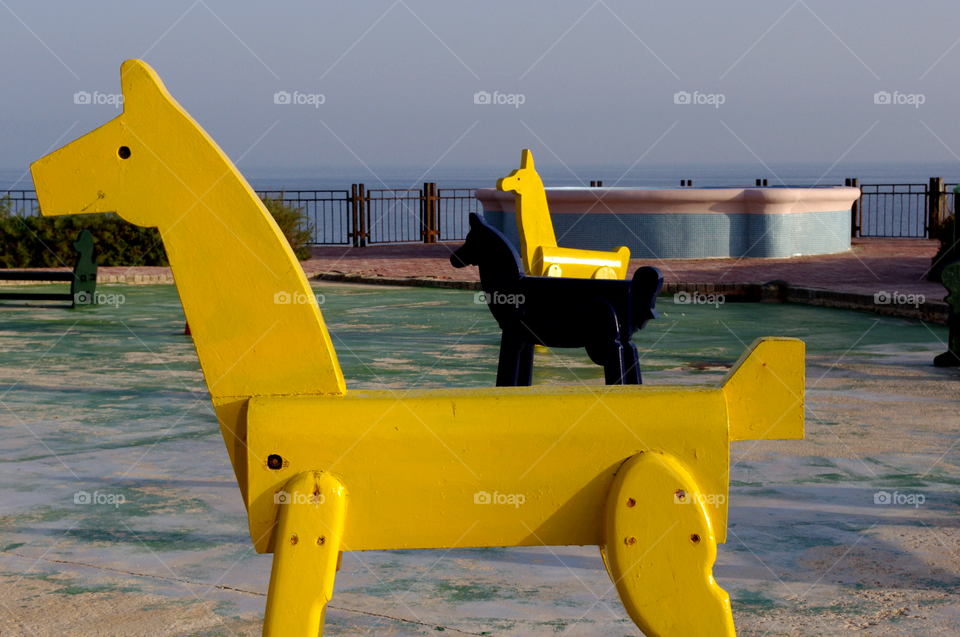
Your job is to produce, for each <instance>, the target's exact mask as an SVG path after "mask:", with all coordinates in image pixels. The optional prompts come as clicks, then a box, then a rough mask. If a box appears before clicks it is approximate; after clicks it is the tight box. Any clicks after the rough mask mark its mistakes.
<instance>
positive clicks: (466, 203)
mask: <svg viewBox="0 0 960 637" xmlns="http://www.w3.org/2000/svg"><path fill="white" fill-rule="evenodd" d="M471 212H474V213H477V214H480V213H482V212H483V208H482V207H481V206H480V201H478V200H477V198H476V197H474V196H473V189H472V188H439V189H437V226H438V227H437V232H438V233H439V237H438V240H439V241H462V240H463V239H465V238H466V236H467V233H468V232H469V231H470V222H469V218H470V213H471Z"/></svg>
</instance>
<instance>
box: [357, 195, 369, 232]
mask: <svg viewBox="0 0 960 637" xmlns="http://www.w3.org/2000/svg"><path fill="white" fill-rule="evenodd" d="M358 190H359V193H360V202H359V203H360V215H359V217H360V247H361V248H365V247H367V239H368V238H369V237H370V233H369V232H367V228H368V227H369V225H370V224H369V223H368V222H369V221H370V210H369V207H368V206H367V201H368V200H367V193H366V188H365V187H364V185H363V184H360V185H359V187H358Z"/></svg>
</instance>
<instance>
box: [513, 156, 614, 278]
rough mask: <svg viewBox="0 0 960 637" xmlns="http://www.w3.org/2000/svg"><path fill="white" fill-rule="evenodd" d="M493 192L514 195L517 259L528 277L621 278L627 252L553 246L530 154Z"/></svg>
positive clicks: (554, 240) (544, 201)
mask: <svg viewBox="0 0 960 637" xmlns="http://www.w3.org/2000/svg"><path fill="white" fill-rule="evenodd" d="M497 190H500V191H502V192H514V193H516V196H515V197H514V207H515V208H516V214H517V231H518V232H519V234H520V257H521V259H522V260H523V268H524V270H525V271H526V273H527V274H529V275H532V276H562V277H568V278H573V279H625V278H627V266H629V265H630V249H629V248H626V247H623V246H621V247H619V248H616V249H615V250H614V251H613V252H600V251H597V250H577V249H574V248H561V247H559V246H557V237H556V235H555V234H554V233H553V222H552V221H551V220H550V208H549V206H548V205H547V193H546V191H545V190H544V188H543V180H541V179H540V175H538V174H537V171H536V168H535V167H534V165H533V153H531V152H530V151H529V150H527V149H524V150H523V152H522V153H521V155H520V168H518V169H517V170H514V171H513V172H512V173H510V174H509V175H507V176H506V177H502V178H500V179H498V180H497Z"/></svg>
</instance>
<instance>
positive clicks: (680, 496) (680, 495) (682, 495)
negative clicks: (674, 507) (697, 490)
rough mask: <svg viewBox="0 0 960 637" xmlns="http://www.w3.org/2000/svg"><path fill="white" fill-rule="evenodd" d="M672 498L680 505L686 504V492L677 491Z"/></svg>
mask: <svg viewBox="0 0 960 637" xmlns="http://www.w3.org/2000/svg"><path fill="white" fill-rule="evenodd" d="M673 497H674V498H675V499H676V501H677V502H679V503H680V504H686V502H687V492H686V491H684V490H683V489H677V492H676V493H674V494H673Z"/></svg>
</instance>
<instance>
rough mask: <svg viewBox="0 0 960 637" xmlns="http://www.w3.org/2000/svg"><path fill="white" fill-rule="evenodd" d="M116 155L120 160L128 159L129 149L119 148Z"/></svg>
mask: <svg viewBox="0 0 960 637" xmlns="http://www.w3.org/2000/svg"><path fill="white" fill-rule="evenodd" d="M117 155H119V156H120V159H127V158H128V157H130V149H129V148H127V147H126V146H121V147H120V150H118V151H117Z"/></svg>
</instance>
